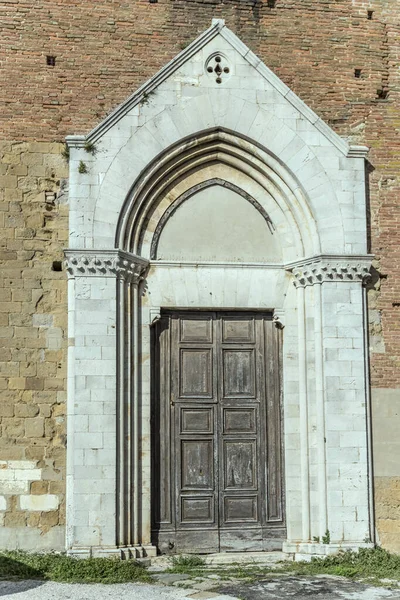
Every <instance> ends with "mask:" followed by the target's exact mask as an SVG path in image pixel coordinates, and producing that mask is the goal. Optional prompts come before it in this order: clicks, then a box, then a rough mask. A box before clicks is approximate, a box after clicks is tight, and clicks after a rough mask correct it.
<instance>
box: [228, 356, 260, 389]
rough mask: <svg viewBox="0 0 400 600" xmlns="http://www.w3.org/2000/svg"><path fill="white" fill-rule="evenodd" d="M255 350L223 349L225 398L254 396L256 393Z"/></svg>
mask: <svg viewBox="0 0 400 600" xmlns="http://www.w3.org/2000/svg"><path fill="white" fill-rule="evenodd" d="M254 359H255V357H254V352H253V350H250V349H249V350H239V349H235V350H227V349H224V350H223V351H222V361H223V378H224V398H238V397H240V396H244V397H246V398H248V397H250V398H254V397H255V395H256V382H255V365H254V362H255V360H254Z"/></svg>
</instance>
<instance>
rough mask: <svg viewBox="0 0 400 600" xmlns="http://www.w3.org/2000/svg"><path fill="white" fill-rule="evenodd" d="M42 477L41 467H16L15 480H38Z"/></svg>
mask: <svg viewBox="0 0 400 600" xmlns="http://www.w3.org/2000/svg"><path fill="white" fill-rule="evenodd" d="M41 477H42V471H41V469H16V470H15V480H16V481H39V480H40V479H41Z"/></svg>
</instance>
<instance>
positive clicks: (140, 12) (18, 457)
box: [0, 0, 400, 550]
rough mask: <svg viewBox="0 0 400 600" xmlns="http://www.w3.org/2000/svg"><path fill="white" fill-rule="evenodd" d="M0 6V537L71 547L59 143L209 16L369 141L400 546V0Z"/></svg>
mask: <svg viewBox="0 0 400 600" xmlns="http://www.w3.org/2000/svg"><path fill="white" fill-rule="evenodd" d="M0 10H1V23H2V48H1V65H2V71H3V74H4V82H5V84H3V85H2V89H1V109H0V119H1V130H2V131H1V140H2V141H1V146H0V151H1V167H0V168H1V172H0V182H1V185H0V188H1V191H0V194H1V196H0V211H1V212H0V222H1V226H2V227H3V226H4V229H3V230H2V234H1V239H0V244H1V254H0V258H1V260H2V267H1V289H0V310H1V313H0V336H1V338H2V344H1V349H0V355H1V361H2V362H1V364H0V366H1V371H0V375H1V379H0V389H1V403H0V417H1V427H2V437H1V442H0V443H1V446H0V448H1V450H0V460H1V462H0V494H2V496H1V497H0V511H1V512H0V514H1V515H3V517H2V518H3V522H4V529H3V531H4V532H5V535H4V536H2V535H0V542H1V544H4V543H9V544H11V545H13V544H14V545H15V544H16V543H20V544H22V543H23V542H22V539H23V537H22V536H25V539H26V535H27V534H26V530H24V531H23V529H22V528H23V527H25V526H26V525H28V526H29V527H30V529H29V530H28V531H30V532H31V534H30V535H31V537H30V538H29V539H31V540H32V541H31V544H32V546H35V544H36V545H37V544H38V543H41V544H42V545H46V544H47V545H48V546H54V547H60V546H62V525H63V507H64V504H63V493H64V483H63V481H64V463H65V405H64V400H65V390H66V384H65V374H66V277H65V273H64V272H60V271H59V270H58V269H59V268H60V265H59V263H60V261H61V260H62V251H63V248H65V247H66V245H67V234H68V223H67V219H68V210H67V178H68V165H67V162H66V161H65V159H64V158H63V157H62V154H61V153H62V149H63V146H62V142H63V140H64V137H65V136H66V135H68V134H74V133H86V132H88V131H89V130H90V129H91V128H92V127H93V126H94V125H96V124H97V123H98V122H99V121H100V120H102V119H103V118H104V117H105V116H106V115H107V113H108V112H109V111H110V110H111V109H112V108H114V107H115V106H116V105H117V104H119V103H120V102H121V101H123V100H124V99H125V98H126V97H127V96H128V95H129V94H130V93H131V92H132V91H133V90H135V88H137V87H138V86H139V85H140V84H141V83H143V82H144V81H145V80H146V79H147V78H149V77H150V76H151V75H153V74H154V73H155V72H156V71H157V70H158V69H159V68H161V67H162V66H163V65H164V64H165V63H166V62H167V61H168V60H170V59H171V58H172V57H173V56H174V55H176V54H177V53H178V52H179V51H180V50H181V49H182V48H184V47H185V45H186V44H187V43H189V42H190V41H191V40H192V39H194V38H195V37H196V35H198V34H199V33H200V32H201V31H203V30H204V29H206V28H207V27H208V26H209V23H210V20H211V18H212V17H215V18H224V19H225V21H226V23H227V25H228V26H229V27H230V28H231V29H232V30H233V31H234V32H235V33H236V34H237V35H239V36H240V38H241V39H242V40H243V41H244V42H245V43H246V44H247V45H248V46H249V47H250V48H251V49H252V50H253V51H254V52H255V53H256V54H258V55H259V56H260V57H261V59H262V60H263V61H264V62H265V63H266V64H267V65H268V66H269V67H270V68H271V69H273V70H274V71H275V73H276V74H277V75H278V76H279V77H280V78H281V79H282V80H283V81H284V82H285V83H286V84H287V85H289V86H290V87H291V89H292V90H293V91H294V92H295V93H296V94H298V95H299V96H300V98H301V99H302V100H304V102H306V104H308V105H309V106H310V107H311V108H313V109H314V110H315V111H316V113H317V114H318V115H319V116H320V117H321V118H323V119H324V120H325V121H326V122H327V123H328V124H329V125H331V126H332V127H333V128H334V129H335V130H336V131H337V133H339V134H340V135H342V136H345V137H348V138H350V139H351V140H352V141H353V142H355V143H360V144H365V145H367V146H369V147H370V148H371V151H370V154H369V161H370V166H369V169H368V171H369V190H370V209H371V218H370V244H371V248H370V249H371V251H372V252H373V253H374V254H375V255H376V262H375V271H374V276H373V281H372V284H371V285H370V288H371V289H370V292H369V310H370V334H371V338H370V339H371V384H372V388H373V402H374V403H375V404H374V407H375V408H374V417H375V416H376V422H377V426H375V427H374V441H375V452H376V456H377V457H378V460H377V466H376V468H375V472H376V478H375V483H376V518H377V527H378V531H379V536H380V539H381V541H382V543H383V544H384V545H385V546H386V547H388V548H391V549H397V550H399V549H400V515H399V506H400V492H399V490H400V471H399V470H397V472H396V469H394V470H393V469H392V470H387V469H386V467H385V465H386V463H387V460H386V456H387V454H388V453H391V454H393V452H394V451H396V449H397V452H398V453H399V445H397V446H396V444H395V442H393V444H392V445H390V444H391V442H390V440H389V442H388V440H387V439H386V438H385V435H386V430H385V427H386V424H387V423H389V422H392V420H393V417H395V416H396V414H397V413H396V411H398V409H399V407H400V402H399V399H398V398H399V390H400V318H399V316H400V275H399V267H400V215H399V188H400V181H399V174H400V158H399V156H400V136H399V132H398V128H399V124H400V116H399V115H400V112H399V108H400V106H399V104H400V102H399V97H400V73H399V56H400V31H399V29H400V25H399V14H400V1H399V0H371V1H366V0H330V1H329V0H292V1H290V0H276V2H274V1H272V0H265V1H264V2H260V1H255V2H247V1H244V0H243V1H240V2H232V1H230V0H227V1H226V2H214V1H207V0H201V1H194V0H159V1H158V3H149V2H148V1H147V0H140V1H133V0H131V1H119V2H118V1H114V0H97V1H94V2H90V1H85V2H78V1H71V0H63V1H62V2H55V1H54V0H51V1H50V0H49V1H44V0H37V1H36V2H27V1H24V0H4V1H3V3H2V7H1V9H0ZM47 56H49V57H55V65H54V66H50V65H47V60H46V57H47ZM50 62H51V61H50ZM385 389H387V390H388V392H387V393H386V392H385ZM385 419H387V420H386V421H385ZM392 434H393V435H392V437H393V439H394V438H395V432H392ZM388 444H389V445H388ZM398 456H399V454H397V459H398ZM16 461H18V462H16ZM397 462H398V460H397ZM382 465H383V466H382ZM30 495H32V496H43V498H41V500H39V499H36V498H33V497H30ZM57 526H59V529H57ZM50 529H52V531H53V532H50V533H46V532H49V531H50ZM39 533H40V534H43V535H42V536H41V538H40V540H42V541H38V540H39V537H38V536H39ZM46 536H47V537H46ZM28 537H29V536H28ZM43 540H47V541H43Z"/></svg>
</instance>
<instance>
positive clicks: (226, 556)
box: [149, 552, 294, 573]
mask: <svg viewBox="0 0 400 600" xmlns="http://www.w3.org/2000/svg"><path fill="white" fill-rule="evenodd" d="M188 556H191V555H188ZM201 558H202V559H203V560H204V564H203V565H201V566H199V567H198V568H199V569H207V568H213V567H218V568H221V569H223V568H229V567H231V566H232V565H244V566H245V565H249V566H254V565H257V566H263V565H265V566H271V565H275V564H277V563H279V562H281V561H284V560H290V561H292V560H294V555H293V554H288V553H286V552H220V553H216V554H205V555H202V556H201ZM173 566H174V564H173V556H166V555H161V556H156V557H154V558H153V557H152V558H151V567H150V568H149V571H150V572H153V573H156V572H161V571H165V570H167V569H170V568H171V567H173Z"/></svg>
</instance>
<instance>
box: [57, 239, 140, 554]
mask: <svg viewBox="0 0 400 600" xmlns="http://www.w3.org/2000/svg"><path fill="white" fill-rule="evenodd" d="M65 254H66V265H67V271H68V273H69V277H70V282H71V283H70V288H69V290H70V296H69V300H68V302H69V315H70V319H69V327H70V331H71V332H72V333H71V334H70V337H71V339H70V353H69V383H68V431H67V435H68V467H67V469H68V478H67V498H68V514H67V530H68V533H69V535H68V547H67V550H68V551H69V552H70V553H73V554H81V555H91V554H103V555H104V554H109V553H119V554H121V552H125V551H127V553H128V554H132V553H133V554H135V555H137V554H140V553H141V551H140V550H139V551H136V549H133V550H130V548H131V547H132V546H133V545H134V544H133V542H134V540H135V542H136V543H135V545H137V546H140V538H139V536H138V534H136V538H134V534H133V531H134V527H135V525H133V523H137V521H138V515H139V508H138V507H136V512H135V513H134V514H133V511H132V508H133V506H132V503H133V502H134V501H133V498H134V497H136V496H137V495H138V494H139V490H138V481H136V487H134V475H133V473H134V472H135V467H134V465H135V464H136V465H137V464H138V456H139V448H138V436H137V428H138V427H139V419H138V413H139V409H138V404H139V398H138V388H137V385H134V383H133V382H134V375H133V372H132V362H133V361H132V357H135V356H137V352H138V350H136V351H135V352H133V350H132V340H133V339H134V338H135V335H134V330H135V328H137V323H135V322H134V320H133V319H132V302H133V300H132V296H133V295H134V293H135V292H134V290H136V291H137V289H138V286H139V284H140V281H141V280H142V279H143V276H144V273H145V271H146V268H147V265H148V262H147V261H146V260H144V259H142V258H140V257H137V256H134V255H131V254H129V253H126V252H122V251H118V250H110V251H96V250H67V251H66V253H65ZM136 298H138V294H136ZM137 302H138V299H137ZM135 367H136V368H135ZM134 372H135V373H138V372H139V369H138V367H137V364H136V365H134ZM135 436H136V437H135ZM136 468H138V467H136ZM136 530H138V527H137V526H136Z"/></svg>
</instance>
